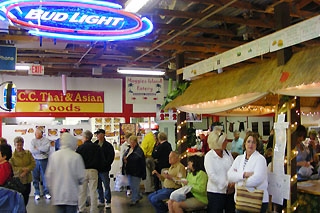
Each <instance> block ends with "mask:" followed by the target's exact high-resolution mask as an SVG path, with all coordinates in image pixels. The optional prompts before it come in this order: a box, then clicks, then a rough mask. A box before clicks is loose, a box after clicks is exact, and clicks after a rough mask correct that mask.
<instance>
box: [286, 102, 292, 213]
mask: <svg viewBox="0 0 320 213" xmlns="http://www.w3.org/2000/svg"><path fill="white" fill-rule="evenodd" d="M287 122H288V123H289V127H288V129H287V175H290V176H291V178H292V174H291V125H290V124H291V106H290V102H288V103H287ZM290 194H292V192H291V193H290ZM292 203H293V202H292ZM287 212H291V199H290V200H287Z"/></svg>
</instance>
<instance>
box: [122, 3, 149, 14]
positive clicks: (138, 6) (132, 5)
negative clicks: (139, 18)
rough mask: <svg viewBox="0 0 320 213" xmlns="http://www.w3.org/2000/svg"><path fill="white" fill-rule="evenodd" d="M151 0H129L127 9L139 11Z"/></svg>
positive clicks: (133, 11) (134, 11)
mask: <svg viewBox="0 0 320 213" xmlns="http://www.w3.org/2000/svg"><path fill="white" fill-rule="evenodd" d="M148 1H149V0H129V1H128V2H127V3H126V7H125V9H124V10H125V11H128V12H131V13H136V12H138V11H139V10H140V9H141V8H142V7H143V6H144V5H145V4H146V3H147V2H148Z"/></svg>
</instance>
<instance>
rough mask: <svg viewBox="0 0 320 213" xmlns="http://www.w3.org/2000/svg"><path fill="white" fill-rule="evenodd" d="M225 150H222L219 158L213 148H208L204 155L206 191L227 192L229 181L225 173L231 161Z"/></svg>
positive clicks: (230, 156) (231, 158)
mask: <svg viewBox="0 0 320 213" xmlns="http://www.w3.org/2000/svg"><path fill="white" fill-rule="evenodd" d="M227 152H228V151H227ZM227 152H226V151H225V150H224V151H223V154H222V158H221V157H219V156H218V155H217V153H216V152H215V151H214V150H210V151H209V152H208V153H207V154H206V156H205V157H204V167H205V169H206V172H207V174H208V184H207V191H208V192H213V193H220V194H226V193H227V188H228V183H229V182H228V178H227V173H228V170H229V169H230V167H231V165H232V163H233V157H232V155H231V153H230V152H228V153H227Z"/></svg>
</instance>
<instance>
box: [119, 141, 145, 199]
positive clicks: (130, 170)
mask: <svg viewBox="0 0 320 213" xmlns="http://www.w3.org/2000/svg"><path fill="white" fill-rule="evenodd" d="M129 144H130V149H128V150H127V151H126V153H125V154H124V157H123V163H124V165H125V172H126V174H127V175H128V180H129V185H130V188H131V190H132V197H131V202H130V205H135V204H136V203H137V202H139V200H141V199H142V197H141V196H140V190H139V188H140V181H141V179H142V180H144V179H146V160H145V157H144V153H143V151H142V149H141V148H140V146H139V145H138V138H137V136H131V137H130V138H129Z"/></svg>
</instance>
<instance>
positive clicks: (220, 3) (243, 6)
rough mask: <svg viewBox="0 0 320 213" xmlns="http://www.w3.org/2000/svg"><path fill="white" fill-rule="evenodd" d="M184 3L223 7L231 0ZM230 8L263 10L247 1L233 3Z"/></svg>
mask: <svg viewBox="0 0 320 213" xmlns="http://www.w3.org/2000/svg"><path fill="white" fill-rule="evenodd" d="M182 1H186V2H196V3H199V4H213V5H215V6H223V5H225V4H226V3H228V2H229V0H182ZM230 7H233V8H239V9H247V10H248V9H250V10H261V7H259V6H257V5H254V4H252V3H250V2H246V1H242V0H238V1H236V2H235V3H233V4H232V5H230Z"/></svg>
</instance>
